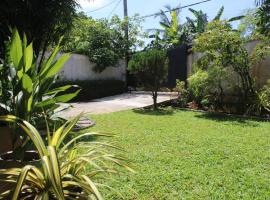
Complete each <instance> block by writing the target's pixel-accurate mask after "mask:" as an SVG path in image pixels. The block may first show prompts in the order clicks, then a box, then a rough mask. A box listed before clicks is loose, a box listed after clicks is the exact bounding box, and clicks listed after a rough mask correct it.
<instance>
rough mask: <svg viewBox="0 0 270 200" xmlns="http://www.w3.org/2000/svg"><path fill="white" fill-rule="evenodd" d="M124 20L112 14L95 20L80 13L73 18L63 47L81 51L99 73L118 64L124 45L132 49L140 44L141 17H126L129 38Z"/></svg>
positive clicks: (122, 55) (124, 51)
mask: <svg viewBox="0 0 270 200" xmlns="http://www.w3.org/2000/svg"><path fill="white" fill-rule="evenodd" d="M126 23H127V21H126V20H120V18H119V17H117V16H114V17H113V18H112V19H111V20H110V21H109V20H106V19H101V20H95V19H93V18H89V17H87V16H86V15H85V14H84V13H79V14H78V16H77V17H76V18H75V19H74V27H73V28H72V30H71V32H70V33H69V34H68V35H67V40H66V41H65V46H64V50H65V51H69V52H76V53H79V54H84V55H87V56H88V57H89V60H90V61H91V62H93V63H95V64H96V65H95V68H94V70H95V71H96V72H102V71H103V70H104V69H105V68H106V67H109V66H112V67H113V66H117V64H118V62H119V60H120V59H123V58H124V57H125V54H126V51H127V47H128V48H135V47H137V46H140V45H141V41H139V40H138V37H137V36H139V34H140V30H141V27H140V20H138V18H134V19H132V18H130V19H129V33H130V34H129V40H128V41H127V40H126V38H125V33H124V27H125V25H126Z"/></svg>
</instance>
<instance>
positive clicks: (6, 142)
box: [0, 126, 12, 154]
mask: <svg viewBox="0 0 270 200" xmlns="http://www.w3.org/2000/svg"><path fill="white" fill-rule="evenodd" d="M8 151H12V136H11V129H10V128H9V127H7V126H6V127H0V154H3V153H6V152H8Z"/></svg>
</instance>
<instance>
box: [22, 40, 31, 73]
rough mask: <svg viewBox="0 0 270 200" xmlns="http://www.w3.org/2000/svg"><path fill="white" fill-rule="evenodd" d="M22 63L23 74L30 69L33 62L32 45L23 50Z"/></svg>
mask: <svg viewBox="0 0 270 200" xmlns="http://www.w3.org/2000/svg"><path fill="white" fill-rule="evenodd" d="M23 61H24V67H25V72H27V71H28V70H29V69H30V68H31V66H32V62H33V44H32V43H31V44H30V45H29V46H28V47H26V48H25V49H24V57H23Z"/></svg>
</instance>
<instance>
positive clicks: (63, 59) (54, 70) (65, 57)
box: [41, 54, 70, 78]
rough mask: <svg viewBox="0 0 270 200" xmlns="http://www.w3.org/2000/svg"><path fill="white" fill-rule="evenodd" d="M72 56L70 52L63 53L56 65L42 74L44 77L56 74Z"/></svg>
mask: <svg viewBox="0 0 270 200" xmlns="http://www.w3.org/2000/svg"><path fill="white" fill-rule="evenodd" d="M69 58H70V54H63V55H62V56H61V57H60V58H59V59H58V60H57V61H56V63H55V64H54V65H52V66H50V67H49V68H48V69H47V71H45V72H44V73H42V74H41V76H42V77H44V78H50V77H52V76H55V75H56V74H57V73H58V72H59V71H60V70H61V69H62V67H63V66H64V64H65V63H66V62H67V61H68V59H69Z"/></svg>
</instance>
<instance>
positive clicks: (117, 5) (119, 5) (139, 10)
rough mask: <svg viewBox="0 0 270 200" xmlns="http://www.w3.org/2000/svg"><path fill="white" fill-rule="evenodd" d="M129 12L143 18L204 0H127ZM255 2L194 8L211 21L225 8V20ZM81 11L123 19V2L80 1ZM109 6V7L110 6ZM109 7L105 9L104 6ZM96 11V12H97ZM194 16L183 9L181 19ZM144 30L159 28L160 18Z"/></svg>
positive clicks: (223, 1)
mask: <svg viewBox="0 0 270 200" xmlns="http://www.w3.org/2000/svg"><path fill="white" fill-rule="evenodd" d="M127 1H128V12H129V15H130V16H132V15H134V14H140V15H141V16H144V15H148V14H152V13H156V12H158V11H159V10H160V9H162V8H164V6H165V5H171V7H176V6H179V5H180V6H185V5H189V4H192V3H196V2H199V1H202V0H181V1H179V0H127ZM254 1H255V0H212V1H210V2H206V3H203V4H200V5H196V6H193V7H192V8H193V9H195V10H202V11H204V12H205V13H207V15H208V16H209V19H210V20H211V19H212V18H213V17H214V16H215V15H216V14H217V12H218V10H219V9H220V8H221V7H222V6H224V7H225V10H224V15H223V18H224V19H228V18H231V17H235V16H239V15H241V14H243V13H244V12H245V11H246V10H247V9H251V8H255V3H254ZM79 2H80V4H81V9H82V10H83V11H84V12H86V13H87V15H88V16H91V17H93V18H97V19H98V18H110V17H111V16H113V15H114V14H117V15H119V16H120V17H123V0H88V1H87V0H79ZM108 4H109V5H108ZM106 5H108V6H107V7H105V8H103V7H104V6H106ZM95 10H96V11H95ZM191 16H192V15H191V14H190V12H189V11H188V9H182V11H181V14H180V19H181V21H182V22H184V20H185V18H186V17H191ZM142 25H143V28H144V29H145V30H147V29H151V28H158V27H159V18H155V17H151V18H147V19H146V20H145V21H144V22H143V24H142Z"/></svg>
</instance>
